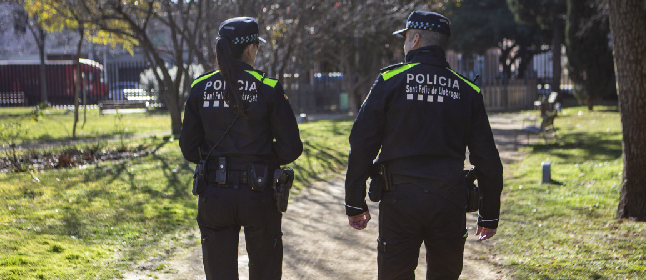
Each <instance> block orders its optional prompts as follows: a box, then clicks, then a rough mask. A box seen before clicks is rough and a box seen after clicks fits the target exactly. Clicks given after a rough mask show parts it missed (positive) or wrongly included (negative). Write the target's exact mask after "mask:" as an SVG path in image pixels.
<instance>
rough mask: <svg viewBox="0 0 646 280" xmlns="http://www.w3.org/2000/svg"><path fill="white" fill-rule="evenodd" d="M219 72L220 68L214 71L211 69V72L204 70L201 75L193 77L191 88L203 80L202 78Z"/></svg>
mask: <svg viewBox="0 0 646 280" xmlns="http://www.w3.org/2000/svg"><path fill="white" fill-rule="evenodd" d="M219 72H220V70H215V71H211V72H206V73H204V74H202V75H200V76H198V77H197V79H195V80H194V81H193V83H192V84H191V88H192V87H193V86H195V85H196V84H197V83H199V82H201V81H203V80H205V79H208V78H209V77H211V76H213V75H215V74H217V73H219Z"/></svg>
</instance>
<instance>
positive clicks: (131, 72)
mask: <svg viewBox="0 0 646 280" xmlns="http://www.w3.org/2000/svg"><path fill="white" fill-rule="evenodd" d="M147 68H148V67H147V64H146V63H145V62H144V61H132V62H130V61H128V62H113V63H108V64H107V65H102V64H99V63H98V62H96V61H92V60H89V59H81V68H80V69H81V79H82V81H81V84H82V86H81V88H82V91H81V92H80V96H79V104H83V100H84V98H85V100H86V102H87V104H88V105H93V104H94V105H95V104H98V103H99V102H100V101H101V100H115V101H117V100H138V101H141V100H146V101H149V103H150V104H151V106H154V107H162V106H163V103H161V102H160V101H159V100H158V98H157V96H156V95H155V94H154V93H153V92H152V91H144V90H142V89H141V87H140V74H141V73H142V72H143V71H145V70H146V69H147ZM45 77H46V88H47V101H48V102H49V103H50V104H52V105H53V106H65V105H72V104H74V92H75V90H76V85H75V82H76V63H75V61H72V60H56V61H47V62H46V64H45ZM40 102H42V97H41V87H40V61H0V107H24V106H35V105H37V104H39V103H40Z"/></svg>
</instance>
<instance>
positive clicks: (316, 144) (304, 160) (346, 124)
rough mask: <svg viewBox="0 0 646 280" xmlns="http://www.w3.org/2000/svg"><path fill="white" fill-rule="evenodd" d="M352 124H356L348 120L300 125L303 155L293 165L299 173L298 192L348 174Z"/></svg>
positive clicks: (296, 186) (297, 175)
mask: <svg viewBox="0 0 646 280" xmlns="http://www.w3.org/2000/svg"><path fill="white" fill-rule="evenodd" d="M352 124H353V120H348V119H346V120H334V121H318V122H313V123H305V124H300V125H299V128H300V133H301V140H302V141H303V154H302V155H301V156H300V157H299V158H298V160H296V161H295V162H294V163H293V164H291V165H290V166H292V168H294V171H295V172H296V180H295V182H294V186H295V188H297V189H298V188H303V187H304V186H307V185H309V184H312V183H313V182H316V181H321V180H325V179H327V178H328V177H329V176H331V175H333V174H335V173H339V172H342V171H344V170H345V167H346V165H347V163H348V153H349V152H350V142H348V136H349V135H350V130H351V129H352Z"/></svg>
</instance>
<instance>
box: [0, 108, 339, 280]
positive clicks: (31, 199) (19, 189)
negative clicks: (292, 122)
mask: <svg viewBox="0 0 646 280" xmlns="http://www.w3.org/2000/svg"><path fill="white" fill-rule="evenodd" d="M15 112H22V113H20V114H19V113H15ZM25 112H26V113H25ZM28 113H29V112H28V111H26V110H25V109H22V111H21V110H16V109H11V110H7V111H5V110H4V109H3V110H1V111H0V115H2V122H6V121H7V120H8V119H9V120H11V121H21V122H23V123H29V124H30V126H32V130H31V132H30V133H35V134H28V136H29V137H32V138H31V139H40V137H39V136H37V135H43V134H44V133H45V131H49V132H47V134H49V135H50V136H51V137H52V138H53V139H59V140H61V139H67V137H68V136H67V135H66V134H65V133H60V131H58V132H56V133H57V134H55V133H54V131H53V130H52V129H51V128H46V127H42V126H50V125H53V123H55V121H54V118H56V119H57V120H61V119H65V118H68V117H69V116H66V115H64V114H63V113H61V114H60V115H57V114H54V115H55V116H53V117H52V118H50V116H52V115H51V114H50V115H46V117H45V118H44V119H43V120H41V121H39V122H33V123H32V122H31V121H29V120H26V119H27V116H28ZM6 116H8V117H6ZM10 118H13V119H10ZM102 118H104V119H105V120H103V119H102ZM148 118H151V119H150V120H149V119H147V118H146V117H145V116H143V114H142V115H141V116H137V114H128V115H124V119H123V120H124V121H126V122H127V121H128V120H130V121H131V122H130V123H131V124H134V123H140V124H141V125H142V126H132V130H131V133H133V134H141V133H142V130H143V131H144V132H152V131H155V129H157V128H154V127H155V126H154V125H150V126H145V125H143V124H142V123H148V122H150V123H152V122H154V121H153V120H152V119H153V118H156V117H155V116H152V117H148ZM114 119H115V116H114V115H112V116H103V117H98V116H96V117H93V118H92V119H91V121H90V119H89V120H88V124H86V128H88V127H94V128H95V129H94V130H93V132H92V134H91V135H92V137H97V136H101V135H102V134H101V133H99V132H101V131H106V130H110V129H112V127H114ZM157 122H164V123H166V124H168V123H169V116H168V115H161V116H159V118H158V119H157ZM351 126H352V123H351V121H348V120H346V121H319V122H313V123H306V124H301V125H300V129H301V137H302V138H303V142H304V146H305V151H304V153H303V155H302V156H301V157H300V158H299V159H298V160H297V161H296V162H295V163H293V164H291V166H293V167H294V169H295V170H296V172H297V182H296V187H297V188H302V187H304V186H306V185H308V184H311V183H313V182H315V181H317V180H322V179H325V178H327V177H328V176H330V174H332V172H339V171H340V170H343V168H344V165H345V163H346V161H347V154H348V150H349V147H348V146H349V145H348V141H347V135H348V134H349V130H350V128H351ZM142 127H143V128H142ZM168 127H169V126H167V125H162V126H159V127H158V128H159V131H167V128H168ZM39 133H40V134H39ZM88 137H89V136H88ZM171 139H172V138H171ZM126 144H127V145H133V146H134V145H147V146H150V147H155V148H156V149H157V151H156V152H155V153H154V154H151V155H147V156H143V157H139V158H134V159H132V160H129V161H123V160H122V161H116V162H103V163H100V164H97V165H88V166H83V167H80V168H72V169H61V170H47V171H43V172H36V173H33V174H30V173H0V279H21V280H22V279H115V278H117V279H118V278H121V277H122V275H121V273H122V272H123V271H126V270H129V269H132V265H133V264H134V263H136V262H137V261H138V260H142V259H147V258H149V257H150V256H152V255H156V254H160V253H159V252H164V251H167V252H168V251H173V250H174V249H175V247H177V246H181V245H178V244H179V243H181V242H184V243H186V242H185V241H182V240H180V241H181V242H180V241H177V242H173V240H179V239H182V238H176V236H178V234H183V233H185V232H189V231H194V230H195V229H196V227H197V224H196V223H195V215H196V211H197V203H196V199H195V198H194V197H193V196H192V195H191V194H190V188H191V180H192V176H191V175H192V172H193V168H194V165H193V164H189V163H187V162H186V161H185V160H184V159H183V157H182V155H181V152H180V150H179V147H178V146H177V141H172V140H169V139H168V138H163V139H162V138H159V137H151V138H139V139H134V140H127V141H126ZM107 145H112V146H113V147H116V146H117V145H119V143H117V142H113V143H111V144H110V143H109V144H107ZM36 178H37V179H36ZM193 238H195V237H193ZM195 240H196V241H195V242H197V243H195V242H193V243H191V244H199V239H198V238H196V239H195ZM153 269H155V270H163V269H165V267H163V266H156V267H154V268H153Z"/></svg>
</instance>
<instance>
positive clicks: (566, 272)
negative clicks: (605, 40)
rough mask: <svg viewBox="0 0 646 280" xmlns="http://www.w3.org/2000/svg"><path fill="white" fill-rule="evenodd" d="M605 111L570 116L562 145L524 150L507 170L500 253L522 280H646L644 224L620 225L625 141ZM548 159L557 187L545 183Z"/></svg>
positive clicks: (612, 114) (562, 121) (561, 121)
mask: <svg viewBox="0 0 646 280" xmlns="http://www.w3.org/2000/svg"><path fill="white" fill-rule="evenodd" d="M597 109H600V108H599V107H598V108H597ZM605 109H607V110H604V109H602V110H599V111H595V112H588V111H587V109H585V108H583V107H575V108H569V109H566V110H564V112H563V113H562V114H560V115H559V116H558V117H557V118H556V120H555V124H556V126H557V128H558V138H559V140H551V141H550V144H549V146H547V147H546V146H545V145H544V144H543V142H542V141H541V142H538V143H537V144H536V145H532V146H529V147H526V148H524V151H525V152H527V155H526V156H525V157H524V159H523V160H522V161H520V162H519V163H517V164H514V165H512V166H511V169H510V170H508V171H507V172H506V176H505V179H506V181H505V190H504V192H503V195H504V200H503V204H502V211H501V225H500V230H499V235H498V236H496V238H497V239H498V241H496V246H495V247H496V248H497V251H498V253H499V254H500V256H501V258H502V259H503V261H504V264H506V265H508V266H509V267H510V268H511V269H512V270H513V271H515V272H514V274H515V276H516V278H517V279H645V277H646V261H645V260H644V259H645V258H646V246H644V244H645V243H646V225H645V224H644V223H636V222H631V221H626V220H615V219H614V217H615V211H616V209H617V204H618V202H619V191H620V186H621V172H622V168H623V161H622V146H621V137H622V135H621V124H620V116H619V113H618V112H616V107H614V108H605ZM608 109H609V110H608ZM546 161H548V162H551V164H552V168H551V171H552V180H553V181H552V183H551V184H540V179H541V176H542V167H541V163H542V162H546Z"/></svg>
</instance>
